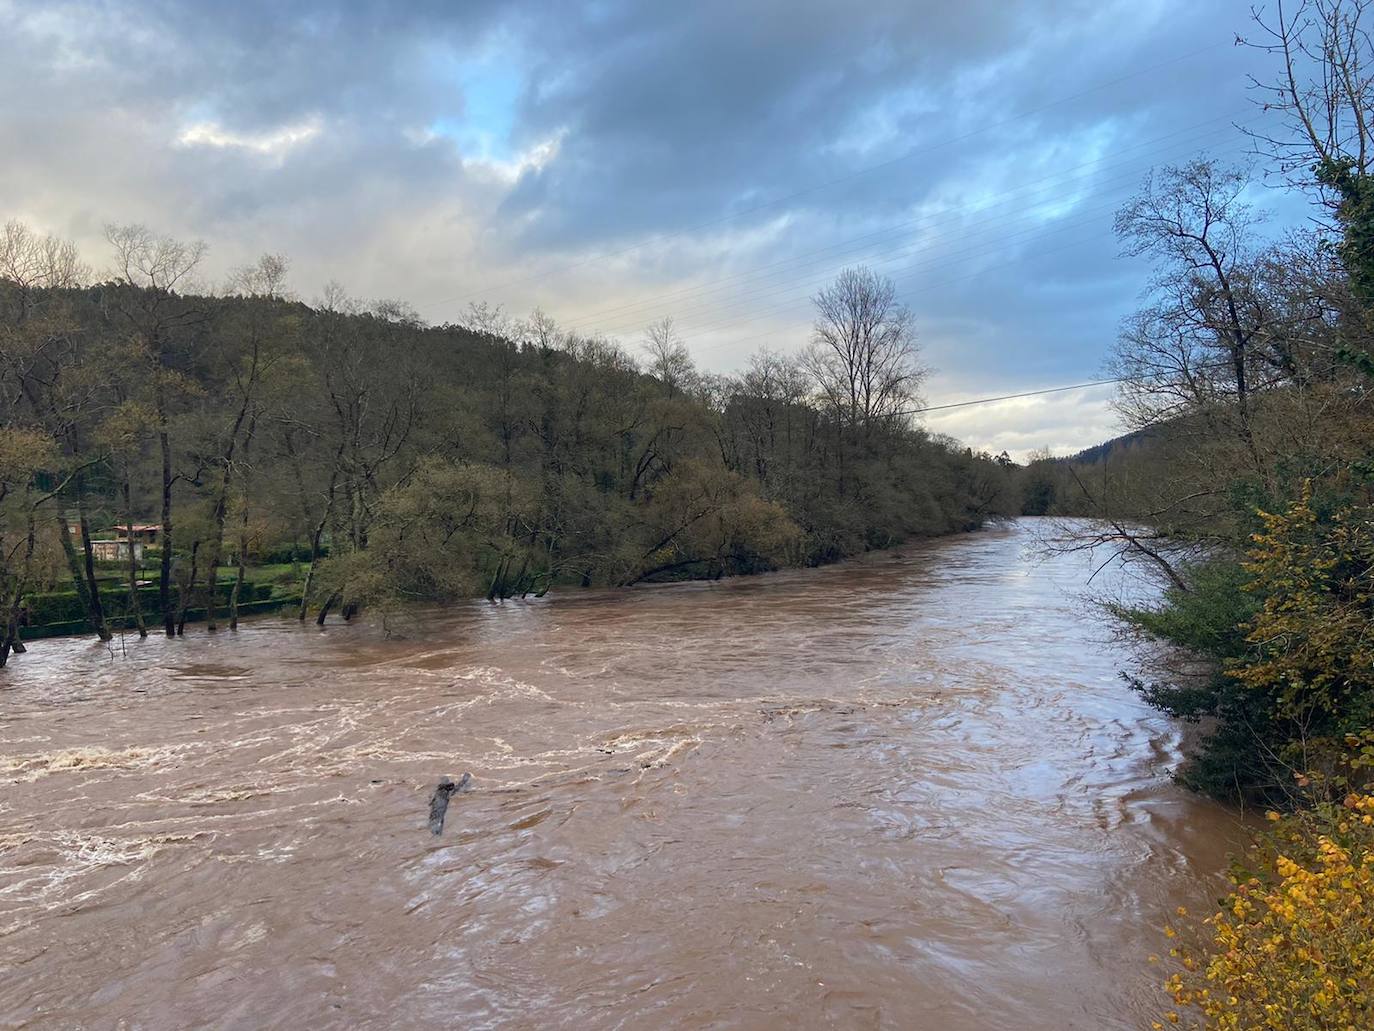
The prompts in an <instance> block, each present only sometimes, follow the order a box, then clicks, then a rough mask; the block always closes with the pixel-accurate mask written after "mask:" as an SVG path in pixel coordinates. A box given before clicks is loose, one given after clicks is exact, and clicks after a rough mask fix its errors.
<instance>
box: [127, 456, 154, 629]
mask: <svg viewBox="0 0 1374 1031" xmlns="http://www.w3.org/2000/svg"><path fill="white" fill-rule="evenodd" d="M122 488H123V493H124V525H125V527H126V529H125V531H124V533H125V535H126V536H127V537H128V539H129V613H130V615H132V616H133V617H134V626H136V627H137V628H138V636H139V637H140V638H142V637H147V636H148V628H147V627H146V626H145V625H144V624H143V606H142V605H141V604H140V603H139V600H138V556H137V554H136V549H135V548H134V509H133V501H132V491H131V490H130V489H129V470H128V469H125V470H124V482H123V484H122Z"/></svg>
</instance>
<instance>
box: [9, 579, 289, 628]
mask: <svg viewBox="0 0 1374 1031" xmlns="http://www.w3.org/2000/svg"><path fill="white" fill-rule="evenodd" d="M233 589H234V584H233V581H221V582H220V583H219V584H218V585H217V589H216V591H215V596H216V598H218V599H219V604H220V606H221V607H223V606H226V605H228V604H229V596H230V594H231V593H232V592H233ZM199 594H200V591H199V589H197V595H199ZM271 596H272V585H271V584H255V583H251V582H250V583H245V584H244V585H243V590H241V591H240V592H239V608H240V609H242V608H243V607H244V605H245V604H247V603H249V602H256V601H265V600H266V599H268V598H270V597H271ZM175 599H176V591H175V590H174V591H173V604H175ZM128 600H129V592H128V591H127V589H126V590H120V589H118V588H107V587H104V586H103V585H102V589H101V592H100V601H101V604H102V605H103V606H104V609H105V612H106V615H108V616H110V617H114V616H116V615H122V614H123V613H124V612H125V611H126V608H127V605H128ZM138 606H139V608H140V609H141V610H142V611H143V615H144V617H145V618H146V617H148V616H153V617H159V616H161V614H162V609H161V607H160V606H159V605H158V589H157V587H155V586H151V587H140V588H139V589H138ZM26 608H27V609H28V618H27V621H26V622H27V624H28V625H30V626H35V627H36V626H44V625H47V624H49V623H71V622H79V623H81V624H82V625H83V626H84V625H85V621H86V610H85V609H84V608H83V607H82V605H81V599H80V597H78V596H77V594H76V592H75V591H53V592H51V593H47V594H32V595H30V596H29V597H28V599H27V601H26Z"/></svg>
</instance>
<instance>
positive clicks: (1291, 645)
mask: <svg viewBox="0 0 1374 1031" xmlns="http://www.w3.org/2000/svg"><path fill="white" fill-rule="evenodd" d="M1261 515H1262V524H1263V525H1262V528H1261V529H1260V530H1259V531H1258V532H1257V533H1255V534H1254V535H1253V537H1252V539H1251V544H1250V548H1249V550H1248V552H1247V555H1246V558H1245V560H1244V561H1235V560H1228V559H1216V560H1213V561H1210V562H1206V563H1202V564H1199V565H1196V566H1193V567H1191V568H1189V569H1187V570H1185V577H1186V583H1187V589H1186V590H1184V589H1181V588H1175V589H1172V590H1170V591H1168V592H1166V593H1165V595H1164V598H1163V600H1162V602H1161V604H1159V605H1158V606H1156V607H1153V608H1147V609H1118V610H1117V614H1118V615H1119V616H1120V617H1121V618H1123V619H1124V620H1125V621H1126V622H1127V623H1128V624H1130V625H1132V626H1134V627H1136V628H1137V629H1139V630H1140V631H1142V632H1143V633H1145V634H1147V635H1148V636H1150V637H1152V638H1154V639H1155V640H1157V641H1160V642H1164V643H1165V644H1168V645H1171V646H1174V647H1176V648H1178V649H1181V650H1182V653H1183V655H1184V656H1185V657H1186V658H1185V659H1184V660H1183V661H1180V662H1179V663H1178V664H1177V667H1176V668H1174V669H1173V670H1172V671H1171V672H1172V675H1171V676H1169V677H1168V678H1166V679H1161V680H1158V681H1154V682H1150V683H1144V684H1140V685H1139V686H1140V688H1141V690H1142V691H1143V693H1144V696H1145V698H1146V699H1147V700H1148V701H1150V702H1151V703H1152V704H1154V705H1156V706H1158V707H1159V708H1161V709H1163V710H1164V711H1165V712H1168V713H1170V714H1171V715H1174V716H1178V717H1181V718H1183V719H1187V720H1192V721H1197V720H1200V719H1204V718H1206V719H1209V720H1210V721H1212V727H1211V729H1210V730H1209V731H1208V733H1207V734H1206V736H1205V737H1204V739H1203V742H1202V746H1201V748H1200V750H1199V752H1198V754H1197V756H1195V757H1194V759H1193V761H1192V762H1191V763H1190V764H1189V765H1188V766H1187V767H1186V768H1185V770H1184V771H1183V773H1182V778H1183V779H1184V781H1185V782H1186V783H1188V784H1190V785H1192V786H1194V787H1196V788H1199V789H1201V790H1204V791H1206V792H1208V793H1210V794H1213V795H1217V796H1221V797H1232V798H1236V797H1247V796H1250V797H1259V798H1263V799H1267V800H1271V801H1279V800H1283V799H1285V798H1288V797H1291V795H1292V794H1293V792H1294V785H1295V777H1297V776H1299V775H1301V776H1303V777H1306V776H1310V775H1311V774H1312V773H1313V771H1320V770H1321V769H1323V768H1324V767H1328V766H1331V765H1332V764H1334V763H1336V762H1338V761H1339V758H1340V754H1341V752H1342V750H1343V747H1344V746H1343V742H1344V741H1345V739H1346V737H1347V736H1349V735H1353V734H1360V733H1363V731H1364V730H1365V728H1367V727H1369V726H1370V725H1371V724H1372V723H1374V650H1372V649H1374V645H1372V644H1371V641H1374V601H1372V600H1371V599H1372V598H1374V593H1371V592H1372V588H1374V581H1371V575H1372V574H1371V570H1374V531H1372V530H1371V525H1372V524H1371V519H1372V518H1374V512H1372V511H1371V510H1370V509H1368V508H1358V509H1356V508H1343V509H1336V510H1334V511H1330V512H1328V513H1326V514H1323V513H1321V512H1320V511H1319V510H1318V508H1317V507H1316V506H1315V505H1314V503H1313V501H1312V497H1311V493H1310V491H1305V492H1304V494H1303V495H1302V497H1301V498H1300V499H1299V500H1297V501H1295V502H1293V503H1292V504H1291V505H1290V506H1288V508H1287V510H1286V511H1285V512H1283V513H1280V514H1269V513H1262V514H1261ZM1190 663H1191V665H1190ZM1178 667H1184V668H1178Z"/></svg>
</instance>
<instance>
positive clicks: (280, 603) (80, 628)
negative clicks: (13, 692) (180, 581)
mask: <svg viewBox="0 0 1374 1031" xmlns="http://www.w3.org/2000/svg"><path fill="white" fill-rule="evenodd" d="M247 586H248V585H246V584H245V587H247ZM243 593H244V594H247V593H248V592H247V591H246V590H245V591H244V592H243ZM300 603H301V600H300V598H299V597H295V598H292V597H281V598H263V599H260V600H258V601H248V602H245V601H240V602H239V615H240V616H252V615H260V614H261V613H264V612H275V611H277V610H278V609H281V608H285V607H287V606H295V605H299V604H300ZM219 615H220V616H221V618H224V617H225V615H226V614H225V613H224V612H223V611H221V612H220V613H219ZM204 619H205V610H204V609H187V611H186V621H187V622H188V623H199V622H201V621H203V620H204ZM109 622H110V629H111V630H114V631H115V632H116V633H118V632H119V631H120V630H132V629H133V627H134V620H133V617H132V616H124V615H112V616H110V617H109ZM143 625H144V626H146V627H147V628H148V632H149V633H160V632H161V629H162V625H161V620H160V619H157V618H150V617H149V614H148V613H147V612H145V613H144V614H143ZM90 632H91V628H90V624H88V623H87V622H86V621H85V620H84V619H74V620H65V621H63V622H60V623H44V624H43V625H42V626H27V627H25V628H24V631H23V637H24V640H26V641H33V640H38V639H39V638H43V637H66V636H69V635H73V634H88V633H90Z"/></svg>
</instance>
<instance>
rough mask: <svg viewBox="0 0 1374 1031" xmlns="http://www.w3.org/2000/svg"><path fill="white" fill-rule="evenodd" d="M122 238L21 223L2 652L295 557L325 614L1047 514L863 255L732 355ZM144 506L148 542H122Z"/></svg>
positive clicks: (0, 555) (0, 474)
mask: <svg viewBox="0 0 1374 1031" xmlns="http://www.w3.org/2000/svg"><path fill="white" fill-rule="evenodd" d="M107 237H108V241H109V255H108V256H107V258H106V261H107V265H106V267H105V268H104V270H103V271H102V272H100V273H99V274H93V273H92V272H90V271H88V269H87V268H86V267H85V265H84V264H83V262H82V260H81V257H80V256H79V255H78V254H77V253H76V250H75V249H74V247H73V246H72V245H71V244H69V243H67V242H65V241H62V240H59V239H56V238H53V237H50V236H43V235H40V234H38V233H36V232H35V231H33V230H31V229H30V228H28V227H26V226H25V225H22V224H20V223H18V222H11V223H9V224H7V225H6V226H5V227H4V229H3V234H0V413H2V414H0V427H2V428H0V560H3V566H0V617H2V618H0V626H2V627H3V631H0V663H2V662H3V661H4V660H5V659H6V658H8V656H9V655H10V653H11V652H12V651H15V650H22V649H23V643H22V637H23V632H24V628H25V625H26V624H29V623H37V622H39V621H40V619H41V618H43V613H45V612H46V613H48V618H51V613H52V612H54V611H56V610H57V609H60V608H62V605H61V604H57V605H55V604H54V597H56V598H57V601H58V602H62V603H65V605H66V609H67V611H66V615H68V616H73V615H75V616H78V617H79V618H80V622H81V624H82V625H84V626H86V627H88V628H89V629H90V630H91V631H92V632H94V633H95V634H97V635H98V636H99V637H100V638H102V639H108V638H109V637H110V636H111V634H112V633H114V632H116V631H117V630H120V629H124V628H128V629H130V630H132V631H135V632H137V633H140V634H143V633H146V632H147V628H148V627H149V626H152V627H160V628H161V631H162V632H164V633H166V634H169V635H172V634H178V633H182V632H183V631H184V627H185V625H186V622H187V620H188V616H189V618H193V619H194V618H197V617H203V618H205V619H207V621H208V625H209V626H210V627H211V628H214V627H216V625H217V621H218V620H221V619H225V620H227V621H228V622H229V623H230V624H231V625H234V624H235V623H236V622H237V618H238V614H239V612H240V611H241V610H245V609H247V608H248V607H247V605H246V603H247V602H248V601H251V600H252V598H253V597H254V596H255V595H254V584H253V583H252V577H253V575H254V573H253V570H254V568H255V567H258V566H261V565H262V564H263V563H265V562H266V563H270V562H276V563H283V562H289V563H291V567H292V570H293V575H294V576H296V577H297V578H298V579H297V581H296V587H295V588H294V591H295V593H296V594H298V595H299V597H298V598H295V597H293V598H292V599H291V603H292V605H293V606H294V607H295V608H296V610H297V614H298V615H299V616H300V617H301V618H306V616H307V613H309V614H310V615H311V616H312V617H313V618H315V619H317V620H318V621H320V622H323V621H324V620H325V619H326V617H327V616H329V615H330V614H331V613H337V614H339V615H342V616H343V617H344V618H350V617H352V615H353V614H354V613H356V612H357V611H358V610H359V609H360V608H361V607H363V606H375V607H382V608H384V609H385V608H387V607H392V606H394V605H395V604H396V603H398V602H402V601H406V600H430V601H442V600H447V599H453V598H458V597H463V596H472V595H484V596H486V597H488V598H492V599H504V598H509V597H512V596H516V595H528V594H539V593H542V592H543V591H545V590H547V589H548V588H549V587H550V586H551V585H554V584H581V585H592V584H602V585H607V584H609V585H628V584H633V583H636V582H639V581H643V580H646V579H662V578H675V577H689V576H690V577H718V576H722V575H728V574H737V573H749V572H754V571H758V570H766V569H773V568H777V567H780V566H786V565H797V564H813V563H822V562H828V561H832V560H835V559H838V558H841V557H843V556H846V555H851V554H854V553H856V552H861V551H863V550H865V549H869V548H877V547H885V546H888V545H891V544H893V543H896V542H899V541H902V540H905V539H907V538H910V537H912V536H915V535H931V534H943V533H950V532H954V531H960V530H967V529H971V528H974V527H977V526H979V525H980V524H981V523H982V522H983V521H984V520H986V519H987V518H989V517H991V516H996V515H999V514H1008V513H1014V512H1016V511H1017V510H1018V509H1019V507H1020V501H1019V496H1018V494H1017V490H1018V487H1017V485H1016V483H1015V470H1014V469H1013V468H1012V467H1011V465H1010V463H1008V462H1007V461H1005V459H1004V460H1002V461H995V460H993V459H991V458H989V457H988V456H986V455H978V454H974V453H972V452H971V451H969V450H968V449H966V448H963V447H960V446H958V445H957V444H956V443H954V442H953V441H950V440H941V439H933V438H932V437H931V436H929V435H928V434H926V433H925V432H923V431H922V430H921V429H920V428H919V427H918V426H917V425H916V423H915V420H914V419H913V417H912V414H911V411H910V409H911V408H912V407H913V405H914V404H915V401H916V398H917V397H918V390H919V387H920V383H921V378H922V370H921V368H920V366H919V364H918V361H917V349H916V344H915V334H914V330H913V326H912V322H911V316H910V313H909V312H908V311H907V310H906V309H904V308H903V307H902V306H901V305H900V304H899V303H898V301H897V299H896V296H895V294H894V291H893V288H892V286H891V284H890V283H889V282H886V281H884V280H882V279H881V278H879V277H877V276H875V275H873V274H872V273H870V272H868V271H866V270H864V269H852V270H849V271H846V272H845V273H843V274H842V275H840V276H839V278H838V279H837V280H836V281H835V283H834V284H833V286H831V287H829V288H827V289H825V290H823V291H822V292H821V293H820V294H819V295H818V296H817V297H816V298H815V303H816V309H817V314H816V324H815V332H814V340H813V341H812V343H811V346H810V348H809V349H807V350H805V351H804V352H803V353H801V354H800V355H798V356H795V357H784V356H781V355H778V354H773V353H768V352H761V353H759V354H756V355H754V356H753V358H752V359H751V360H750V362H749V365H748V370H747V371H746V372H745V373H744V374H743V375H740V376H734V377H727V376H711V375H706V374H703V373H701V372H699V371H698V370H697V369H695V368H694V367H693V364H692V362H691V360H690V357H689V353H688V351H687V349H686V347H685V346H684V344H683V342H682V341H681V340H680V339H679V338H678V335H677V333H676V331H675V329H674V327H673V324H672V322H671V320H664V321H662V322H660V323H658V324H656V325H654V326H651V327H649V329H648V330H647V332H646V334H645V338H644V341H643V343H642V344H641V345H640V346H639V347H638V348H637V349H636V351H635V352H632V351H631V350H630V349H628V348H626V347H624V346H621V345H620V344H618V343H616V342H615V341H612V340H607V339H601V338H589V337H583V336H578V335H574V334H571V333H566V332H563V331H561V330H560V329H559V327H558V326H557V325H556V324H555V323H554V322H553V320H551V319H550V318H549V317H547V316H546V315H544V314H542V313H540V312H538V311H536V312H535V313H534V314H532V315H531V316H530V317H529V318H528V319H524V320H512V319H509V318H507V317H505V316H504V314H503V313H502V312H500V311H499V310H493V309H491V308H489V307H487V306H484V305H474V306H472V307H471V309H470V311H469V317H468V318H466V319H464V320H463V324H461V325H443V326H426V325H424V324H422V323H421V321H420V320H419V319H418V318H417V317H416V316H415V314H414V312H413V311H412V310H411V309H409V308H408V307H407V306H406V305H404V304H401V303H398V302H392V301H382V302H375V303H369V304H363V303H361V302H359V301H357V300H354V299H353V298H351V297H349V296H348V295H346V294H345V293H344V292H343V291H342V290H341V289H340V288H338V287H336V286H330V287H329V288H327V289H326V290H325V292H324V296H323V298H322V299H320V300H318V301H316V302H315V303H313V304H306V303H303V302H301V301H300V300H297V299H294V298H292V297H291V296H290V294H289V292H288V288H287V282H286V280H287V262H286V261H285V259H283V258H280V257H277V256H267V257H264V258H262V259H261V260H260V261H259V262H258V263H256V264H255V265H253V266H252V267H250V268H245V269H242V270H240V271H238V272H237V273H235V274H234V275H233V277H232V279H231V281H230V282H229V283H227V284H226V285H224V286H222V287H220V288H217V289H215V290H208V289H206V288H204V287H201V286H197V285H196V284H195V277H196V275H197V273H198V272H199V270H200V267H201V265H202V259H203V255H204V247H203V246H202V245H200V244H188V243H183V242H180V241H176V240H172V239H168V238H164V237H160V236H157V235H155V234H154V233H152V232H150V231H148V230H147V229H145V228H143V227H139V226H110V227H109V228H108V230H107ZM140 527H148V528H149V529H151V530H152V531H153V534H152V535H151V537H152V546H150V547H149V548H148V549H147V550H146V551H145V552H144V553H143V554H141V555H137V556H136V555H135V548H134V547H132V546H129V547H128V548H127V549H126V550H127V552H128V554H127V555H125V554H123V553H121V554H120V555H119V556H118V557H117V558H114V559H113V560H111V559H110V558H109V557H108V554H107V553H106V552H102V551H101V544H102V542H101V540H100V538H102V537H114V538H119V537H120V536H123V537H125V538H132V537H134V536H135V535H136V531H137V530H138V528H140ZM102 531H106V532H105V533H102ZM145 565H146V566H147V568H145ZM258 593H259V594H261V593H262V592H261V591H259V592H258ZM40 610H41V611H40ZM248 610H251V609H248Z"/></svg>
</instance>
